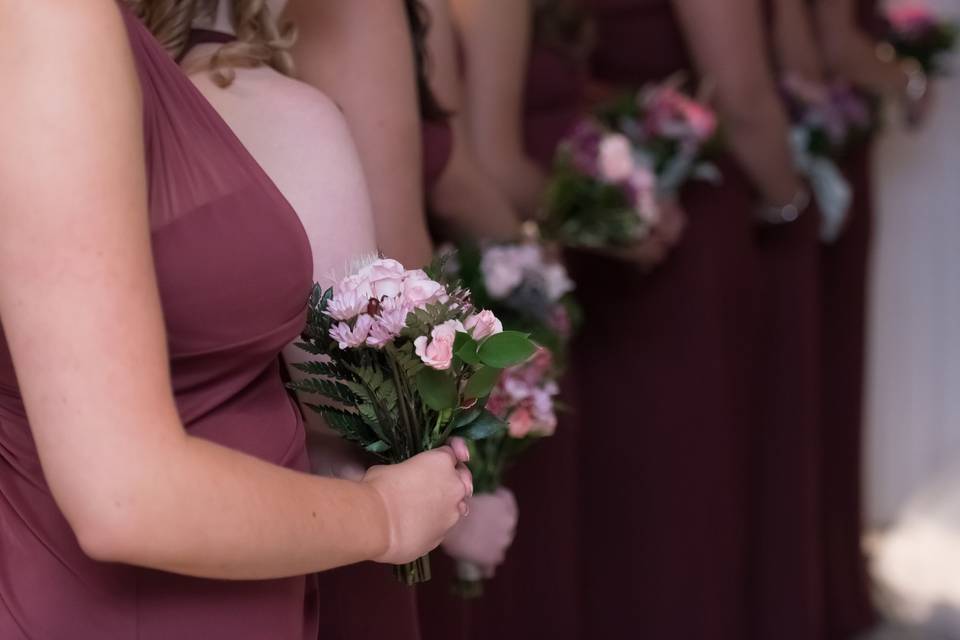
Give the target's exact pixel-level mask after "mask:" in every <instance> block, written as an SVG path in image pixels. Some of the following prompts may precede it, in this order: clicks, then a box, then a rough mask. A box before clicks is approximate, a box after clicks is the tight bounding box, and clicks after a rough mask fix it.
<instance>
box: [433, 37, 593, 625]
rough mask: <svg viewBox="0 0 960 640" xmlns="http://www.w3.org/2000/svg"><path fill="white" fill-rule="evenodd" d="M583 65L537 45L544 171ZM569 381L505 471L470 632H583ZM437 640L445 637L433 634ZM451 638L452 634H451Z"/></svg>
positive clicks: (575, 100)
mask: <svg viewBox="0 0 960 640" xmlns="http://www.w3.org/2000/svg"><path fill="white" fill-rule="evenodd" d="M585 72H586V68H585V65H584V64H583V63H582V62H580V61H578V60H576V59H575V58H572V57H570V56H569V55H567V54H566V53H565V52H563V51H560V50H558V49H556V48H551V47H547V46H545V45H535V46H534V47H533V50H532V51H531V57H530V62H529V66H528V71H527V81H526V91H525V104H524V133H525V144H526V150H527V153H528V154H530V156H531V157H532V158H534V159H535V160H537V161H538V162H539V163H540V164H541V165H542V166H543V167H544V168H545V169H546V168H548V167H549V164H550V161H551V159H552V157H553V152H554V150H555V149H556V147H557V144H558V143H559V142H560V140H561V139H562V138H563V137H564V136H565V135H566V134H567V133H568V132H569V131H570V130H571V129H572V127H573V125H574V124H575V123H576V121H577V119H578V118H579V117H580V116H581V115H582V113H583V88H584V84H585V80H586V73H585ZM575 392H576V388H575V385H574V384H572V380H571V379H569V378H568V379H567V380H565V381H564V384H563V385H562V401H563V403H564V404H565V405H566V406H567V407H569V409H570V410H569V411H568V412H567V413H564V414H561V415H560V421H559V424H558V426H557V431H556V434H555V435H554V436H553V437H551V438H548V439H546V440H544V441H542V442H540V443H538V444H537V445H536V446H535V447H533V448H532V449H530V450H529V451H528V452H527V453H525V454H524V457H523V459H522V460H521V462H520V463H519V464H518V465H517V466H516V467H515V468H514V469H512V470H510V472H508V474H507V477H506V480H505V481H506V484H507V486H509V487H510V489H511V490H513V492H514V494H515V495H516V498H517V503H518V505H519V508H520V521H519V525H518V527H517V537H516V539H515V540H514V542H513V545H512V546H511V548H510V551H509V553H508V555H507V560H506V562H505V563H504V564H503V565H501V566H500V567H499V568H498V569H497V575H496V577H495V578H494V579H492V580H490V581H488V582H487V584H486V587H485V593H484V597H483V599H482V600H478V601H476V602H474V603H471V607H470V616H471V618H470V620H469V623H470V624H469V637H470V638H472V639H474V640H484V639H486V638H505V639H512V638H551V639H552V640H565V639H569V640H577V639H578V638H581V637H584V636H582V635H581V632H580V615H579V612H580V599H579V587H580V577H579V562H578V557H579V545H578V527H577V493H578V491H579V478H578V465H577V457H578V437H577V436H578V416H577V409H576V405H577V403H576V401H575V399H574V397H573V394H574V393H575ZM433 637H434V638H437V639H438V640H439V639H440V638H441V637H442V638H446V637H447V636H433ZM449 637H451V638H452V637H453V636H449Z"/></svg>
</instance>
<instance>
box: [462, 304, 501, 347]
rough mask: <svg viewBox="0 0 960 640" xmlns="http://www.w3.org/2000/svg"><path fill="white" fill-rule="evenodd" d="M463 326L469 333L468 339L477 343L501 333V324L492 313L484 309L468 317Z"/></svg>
mask: <svg viewBox="0 0 960 640" xmlns="http://www.w3.org/2000/svg"><path fill="white" fill-rule="evenodd" d="M463 326H464V327H465V328H466V330H467V331H468V332H469V333H470V337H471V338H473V339H474V340H478V341H479V340H483V339H484V338H488V337H490V336H492V335H494V334H497V333H501V332H502V331H503V323H502V322H500V321H499V320H498V319H497V316H495V315H493V312H492V311H487V310H486V309H484V310H483V311H481V312H480V313H474V314H473V315H471V316H470V317H468V318H467V319H466V320H465V321H464V323H463Z"/></svg>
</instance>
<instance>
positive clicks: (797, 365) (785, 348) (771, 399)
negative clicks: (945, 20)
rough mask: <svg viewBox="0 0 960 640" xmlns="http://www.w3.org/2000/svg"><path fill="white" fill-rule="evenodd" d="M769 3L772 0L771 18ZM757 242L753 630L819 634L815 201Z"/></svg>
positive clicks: (810, 637) (801, 636)
mask: <svg viewBox="0 0 960 640" xmlns="http://www.w3.org/2000/svg"><path fill="white" fill-rule="evenodd" d="M771 7H772V2H770V1H769V0H768V2H767V3H766V8H767V18H768V24H770V19H771V18H772V8H771ZM769 33H772V29H771V30H770V31H769ZM769 37H770V38H772V35H770V36H769ZM758 250H759V259H760V264H759V269H760V274H761V278H760V280H761V289H760V301H761V306H760V315H759V318H760V319H761V323H760V331H759V332H758V338H759V344H760V346H761V349H760V352H759V358H758V360H757V364H758V365H759V372H760V376H759V377H758V379H757V388H756V391H757V393H756V407H757V409H758V419H759V421H758V423H757V431H756V436H757V437H756V440H755V443H754V449H753V456H752V465H751V472H752V475H751V487H752V489H753V497H754V500H755V502H754V504H753V507H752V512H753V513H752V516H753V519H752V520H751V527H750V535H751V538H750V550H751V592H750V604H749V612H750V622H751V629H750V631H751V634H752V635H751V637H753V638H755V639H756V640H766V639H768V638H777V639H778V640H794V639H795V640H818V639H819V638H822V637H823V631H824V626H823V570H822V566H821V564H820V559H821V553H822V548H823V547H822V534H821V527H820V522H821V512H820V475H819V473H820V469H821V447H820V438H819V424H820V422H819V421H820V412H819V407H820V404H819V399H820V373H821V369H820V353H821V351H820V346H821V345H820V287H819V285H820V281H819V271H818V269H819V258H820V241H819V212H818V211H817V210H816V207H815V206H811V207H810V208H809V209H808V210H807V211H806V212H804V214H803V215H802V216H801V217H800V219H799V220H797V221H796V222H793V223H790V224H786V225H780V226H773V227H765V228H763V229H762V230H761V232H760V236H759V241H758Z"/></svg>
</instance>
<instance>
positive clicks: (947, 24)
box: [885, 1, 960, 74]
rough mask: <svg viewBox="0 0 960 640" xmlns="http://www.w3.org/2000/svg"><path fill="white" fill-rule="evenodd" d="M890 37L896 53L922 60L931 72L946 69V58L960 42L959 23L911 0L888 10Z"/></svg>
mask: <svg viewBox="0 0 960 640" xmlns="http://www.w3.org/2000/svg"><path fill="white" fill-rule="evenodd" d="M885 18H886V23H887V34H886V37H887V40H888V42H889V44H890V46H891V47H892V53H893V54H895V55H896V56H897V57H899V58H901V59H908V60H913V61H915V64H919V65H920V67H921V68H922V69H923V71H924V72H925V73H927V74H936V73H940V72H942V71H943V70H944V68H943V67H944V62H945V60H944V58H945V56H946V55H947V54H948V53H949V52H950V51H952V50H953V48H954V47H955V46H956V42H957V36H958V34H960V28H958V26H957V23H956V22H954V21H951V20H945V19H943V18H941V17H939V16H937V15H936V14H935V13H934V12H933V11H932V10H931V9H930V7H928V6H927V5H925V4H923V3H921V2H916V1H908V2H902V3H896V4H894V5H893V6H891V7H890V8H889V9H888V10H887V14H886V16H885Z"/></svg>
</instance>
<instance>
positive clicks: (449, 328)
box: [413, 320, 463, 371]
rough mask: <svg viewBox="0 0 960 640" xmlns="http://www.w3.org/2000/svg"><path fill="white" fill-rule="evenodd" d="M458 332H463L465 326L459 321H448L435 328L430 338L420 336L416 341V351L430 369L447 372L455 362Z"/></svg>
mask: <svg viewBox="0 0 960 640" xmlns="http://www.w3.org/2000/svg"><path fill="white" fill-rule="evenodd" d="M458 331H463V325H462V324H460V322H459V321H457V320H447V321H446V322H444V323H443V324H441V325H439V326H437V327H434V329H433V331H431V332H430V338H427V336H420V337H419V338H417V339H416V340H414V341H413V346H414V349H415V351H416V353H417V355H418V356H419V357H420V359H421V360H423V363H424V364H426V365H427V366H428V367H431V368H433V369H438V370H440V371H446V370H447V369H449V368H450V363H451V362H453V342H454V340H456V338H457V332H458Z"/></svg>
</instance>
